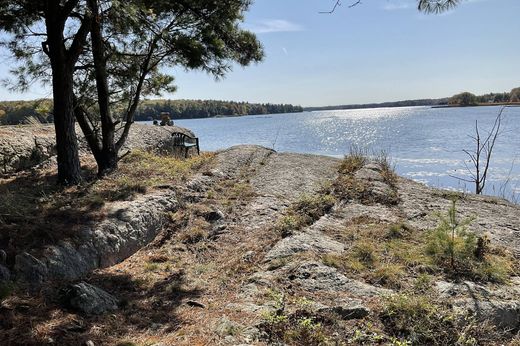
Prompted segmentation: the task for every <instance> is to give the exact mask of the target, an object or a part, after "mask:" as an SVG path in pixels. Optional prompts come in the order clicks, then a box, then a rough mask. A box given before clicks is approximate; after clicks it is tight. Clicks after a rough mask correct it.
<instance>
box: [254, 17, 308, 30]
mask: <svg viewBox="0 0 520 346" xmlns="http://www.w3.org/2000/svg"><path fill="white" fill-rule="evenodd" d="M247 28H248V29H249V30H251V31H253V32H254V33H256V34H265V33H272V32H291V31H302V30H303V27H302V26H301V25H299V24H296V23H292V22H290V21H288V20H284V19H265V20H260V21H256V22H253V23H250V24H249V25H247Z"/></svg>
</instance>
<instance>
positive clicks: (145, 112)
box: [135, 100, 303, 120]
mask: <svg viewBox="0 0 520 346" xmlns="http://www.w3.org/2000/svg"><path fill="white" fill-rule="evenodd" d="M162 112H168V113H170V117H171V118H172V119H194V118H211V117H216V116H241V115H256V114H278V113H298V112H303V108H302V107H301V106H294V105H290V104H272V103H249V102H234V101H215V100H148V101H144V102H142V104H141V106H140V107H139V109H138V110H137V112H136V114H135V119H136V120H149V119H160V115H161V113H162Z"/></svg>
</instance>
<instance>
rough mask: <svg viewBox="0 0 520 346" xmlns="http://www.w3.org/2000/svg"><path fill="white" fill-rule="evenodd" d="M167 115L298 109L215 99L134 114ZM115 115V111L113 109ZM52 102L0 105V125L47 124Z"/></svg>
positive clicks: (161, 103) (160, 104) (151, 103)
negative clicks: (164, 113) (165, 113)
mask: <svg viewBox="0 0 520 346" xmlns="http://www.w3.org/2000/svg"><path fill="white" fill-rule="evenodd" d="M163 112H167V113H169V114H170V118H172V119H174V120H175V119H195V118H210V117H217V116H243V115H256V114H277V113H298V112H303V108H302V107H301V106H295V105H291V104H272V103H249V102H235V101H216V100H146V101H143V102H141V104H140V106H139V108H138V109H137V111H136V114H135V120H136V121H145V120H152V119H160V118H161V113H163ZM114 114H118V110H117V109H115V110H114ZM52 121H53V114H52V100H51V99H40V100H32V101H3V102H0V125H17V124H36V123H50V122H52Z"/></svg>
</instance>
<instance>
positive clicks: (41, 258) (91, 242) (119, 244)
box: [14, 192, 178, 287]
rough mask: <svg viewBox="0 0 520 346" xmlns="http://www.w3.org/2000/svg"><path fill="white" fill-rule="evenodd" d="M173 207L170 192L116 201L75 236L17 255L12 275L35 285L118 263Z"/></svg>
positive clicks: (174, 202) (153, 231) (147, 237)
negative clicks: (102, 214) (97, 219)
mask: <svg viewBox="0 0 520 346" xmlns="http://www.w3.org/2000/svg"><path fill="white" fill-rule="evenodd" d="M177 207H178V202H177V200H176V196H175V193H174V192H163V193H162V194H159V195H149V196H142V197H140V198H138V199H136V200H134V201H124V202H116V203H114V204H113V205H112V206H111V210H109V213H108V217H107V219H106V220H104V221H102V222H101V223H98V224H95V223H94V224H92V225H82V226H81V227H80V228H79V229H78V235H77V237H76V238H75V239H69V240H66V241H61V242H60V243H58V244H56V245H49V246H47V247H45V248H43V249H35V250H36V251H35V253H34V254H29V253H22V254H19V255H17V256H16V259H15V265H14V270H15V276H16V278H17V280H20V281H22V282H24V283H27V284H29V285H30V286H32V287H38V286H39V285H41V284H42V283H44V282H45V281H47V280H75V279H77V278H80V277H82V276H83V275H85V274H87V273H88V272H90V271H91V270H93V269H97V268H104V267H108V266H110V265H113V264H115V263H118V262H120V261H122V260H123V259H125V258H127V257H129V256H131V255H132V254H133V253H135V252H136V251H137V250H139V249H140V248H141V247H143V246H144V245H146V244H148V243H149V242H150V241H151V240H153V238H154V237H155V236H156V235H157V234H158V233H159V232H160V231H161V229H162V227H163V225H164V224H165V213H166V212H168V211H174V210H176V208H177Z"/></svg>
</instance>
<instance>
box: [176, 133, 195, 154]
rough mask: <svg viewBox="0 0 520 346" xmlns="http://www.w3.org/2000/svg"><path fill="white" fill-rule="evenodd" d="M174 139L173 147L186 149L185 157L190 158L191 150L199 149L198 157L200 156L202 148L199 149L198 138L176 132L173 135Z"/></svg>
mask: <svg viewBox="0 0 520 346" xmlns="http://www.w3.org/2000/svg"><path fill="white" fill-rule="evenodd" d="M172 138H173V147H174V148H175V147H180V148H184V150H185V152H184V157H185V158H187V157H188V151H189V150H190V148H194V147H196V148H197V155H200V148H199V139H198V138H197V137H191V136H190V135H187V134H185V133H182V132H174V133H172Z"/></svg>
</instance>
